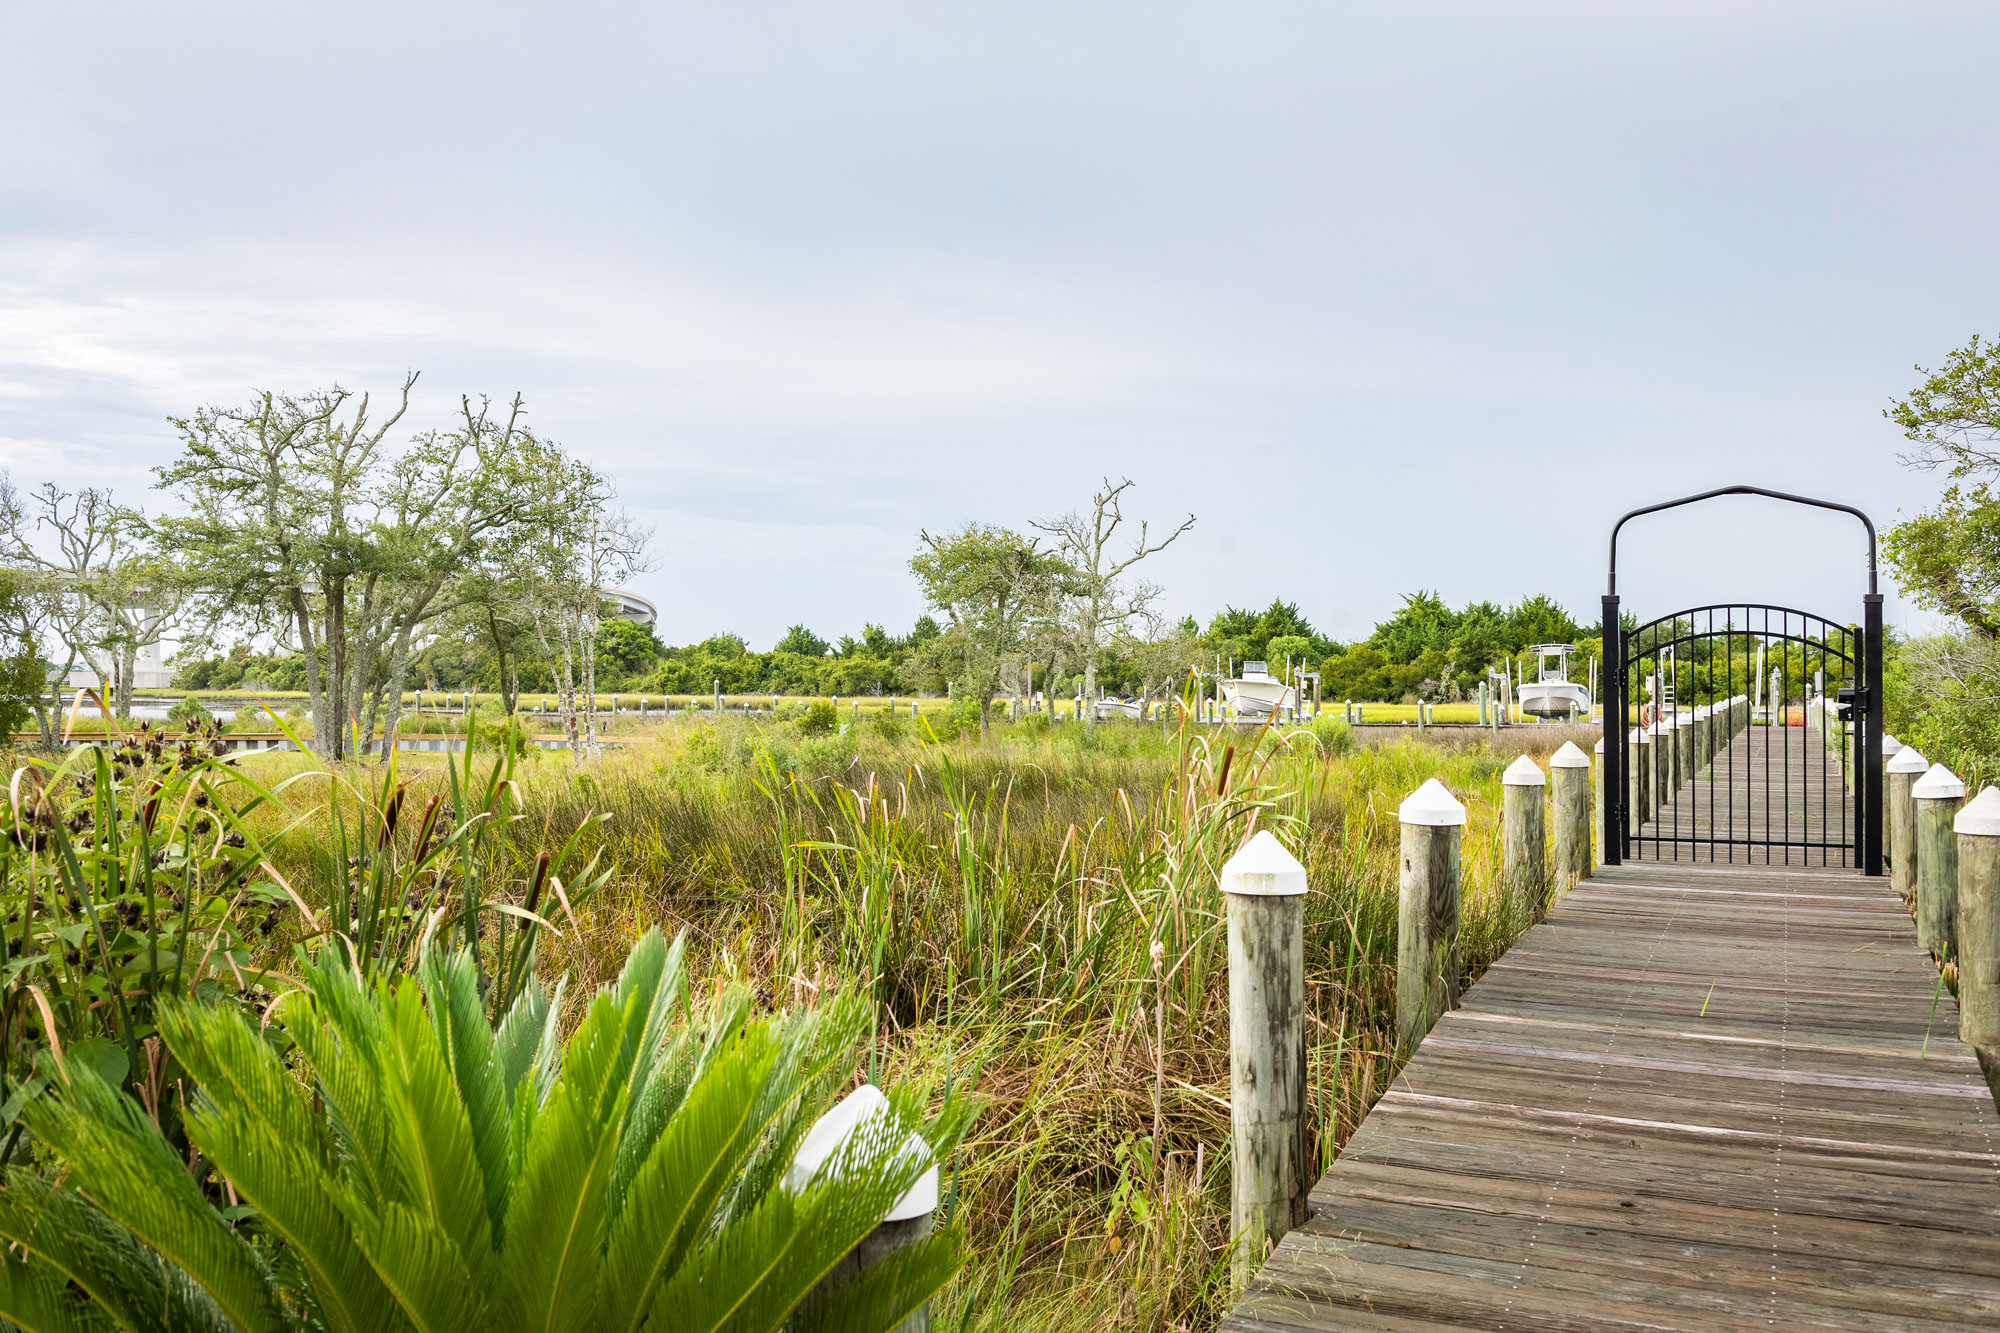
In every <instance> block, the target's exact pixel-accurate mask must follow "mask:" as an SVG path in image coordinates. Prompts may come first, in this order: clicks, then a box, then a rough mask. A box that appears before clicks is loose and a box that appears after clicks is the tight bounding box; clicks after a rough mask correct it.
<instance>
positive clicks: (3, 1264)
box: [0, 1254, 165, 1333]
mask: <svg viewBox="0 0 2000 1333" xmlns="http://www.w3.org/2000/svg"><path fill="white" fill-rule="evenodd" d="M0 1317H4V1318H5V1319H6V1320H7V1321H8V1322H9V1324H10V1325H12V1326H13V1327H16V1328H20V1329H22V1330H24V1331H25V1333H115V1331H116V1330H118V1329H121V1328H124V1329H133V1330H151V1329H155V1328H164V1327H165V1326H164V1325H163V1324H159V1323H146V1324H134V1323H120V1322H119V1321H117V1320H114V1319H113V1318H112V1317H111V1315H110V1314H108V1313H107V1312H106V1311H105V1310H104V1309H102V1308H101V1307H99V1306H95V1305H92V1304H91V1303H90V1302H89V1301H88V1300H86V1299H84V1298H83V1297H82V1295H81V1294H80V1293H78V1292H76V1291H74V1290H72V1289H71V1287H70V1285H69V1279H68V1277H67V1275H65V1274H64V1273H63V1272H62V1271H61V1270H60V1269H56V1268H51V1267H49V1266H48V1265H47V1264H35V1263H24V1262H23V1261H21V1260H20V1259H18V1258H16V1257H15V1256H13V1255H11V1254H7V1255H0Z"/></svg>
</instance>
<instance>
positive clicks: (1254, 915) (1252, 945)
mask: <svg viewBox="0 0 2000 1333" xmlns="http://www.w3.org/2000/svg"><path fill="white" fill-rule="evenodd" d="M1220 878H1221V889H1222V895H1223V898H1224V901H1225V902H1226V903H1227V907H1228V914H1229V1127H1230V1138H1231V1144H1232V1147H1233V1150H1234V1156H1233V1158H1232V1160H1231V1165H1230V1186H1229V1191H1230V1197H1229V1230H1230V1233H1231V1234H1232V1235H1234V1236H1235V1237H1236V1238H1237V1241H1236V1249H1235V1252H1234V1254H1233V1255H1232V1256H1231V1261H1230V1278H1231V1284H1232V1289H1233V1290H1236V1291H1241V1290H1242V1289H1243V1288H1244V1287H1245V1286H1247V1285H1248V1284H1249V1282H1250V1279H1251V1278H1253V1277H1255V1276H1256V1275H1257V1269H1258V1268H1259V1267H1260V1266H1261V1265H1262V1264H1263V1262H1264V1257H1265V1255H1266V1254H1268V1253H1269V1252H1270V1249H1271V1246H1273V1245H1275V1244H1277V1243H1278V1241H1279V1240H1281V1239H1282V1238H1283V1237H1284V1235H1285V1233H1286V1232H1287V1231H1290V1230H1291V1229H1292V1228H1293V1227H1295V1226H1297V1225H1299V1223H1301V1222H1303V1221H1304V1220H1305V1197H1306V1195H1305V1185H1306V1162H1305V1149H1306V1139H1305V1130H1306V1118H1305V1109H1306V962H1305V896H1304V895H1305V891H1306V871H1305V867H1304V866H1302V865H1300V864H1299V863H1298V861H1297V859H1296V858H1294V857H1293V856H1292V854H1291V853H1290V852H1288V851H1286V850H1285V848H1284V846H1283V844H1281V843H1280V842H1279V841H1278V840H1277V838H1276V837H1274V836H1272V834H1271V833H1270V832H1269V831H1268V830H1265V831H1261V832H1259V833H1258V834H1257V835H1256V836H1255V837H1253V838H1251V839H1250V841H1249V842H1247V843H1245V844H1244V846H1243V848H1242V850H1240V851H1238V852H1237V853H1236V855H1234V856H1232V857H1230V858H1229V860H1228V861H1227V862H1226V863H1225V864H1224V865H1223V867H1222V874H1221V877H1220Z"/></svg>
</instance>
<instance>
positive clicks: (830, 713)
mask: <svg viewBox="0 0 2000 1333" xmlns="http://www.w3.org/2000/svg"><path fill="white" fill-rule="evenodd" d="M839 726H840V714H838V713H836V712H835V711H834V709H833V701H832V700H831V699H815V700H813V701H812V703H811V705H810V706H808V707H807V708H806V714H805V716H804V717H802V718H800V719H799V734H800V735H801V736H828V735H831V734H833V732H834V731H835V730H836V729H838V728H839Z"/></svg>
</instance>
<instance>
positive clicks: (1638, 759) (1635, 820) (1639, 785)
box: [1625, 727, 1653, 837]
mask: <svg viewBox="0 0 2000 1333" xmlns="http://www.w3.org/2000/svg"><path fill="white" fill-rule="evenodd" d="M1625 753H1626V754H1627V755H1629V756H1630V757H1631V764H1632V778H1631V786H1632V790H1631V791H1630V793H1628V794H1627V797H1626V800H1627V802H1628V803H1629V806H1630V810H1631V813H1630V814H1629V815H1627V816H1626V818H1627V820H1628V821H1629V823H1628V824H1627V827H1626V830H1625V832H1626V835H1627V836H1628V837H1636V836H1637V835H1638V832H1639V830H1640V829H1641V828H1643V827H1645V826H1646V825H1647V824H1650V823H1652V822H1653V807H1652V806H1650V805H1649V804H1647V802H1649V801H1650V800H1652V798H1653V737H1652V732H1651V729H1650V728H1648V727H1634V728H1633V729H1632V744H1631V745H1630V746H1629V747H1628V748H1627V749H1626V751H1625Z"/></svg>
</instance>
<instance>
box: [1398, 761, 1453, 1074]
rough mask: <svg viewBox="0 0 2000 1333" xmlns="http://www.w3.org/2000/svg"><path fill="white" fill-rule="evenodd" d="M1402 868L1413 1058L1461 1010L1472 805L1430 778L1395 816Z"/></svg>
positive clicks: (1401, 937) (1402, 1000)
mask: <svg viewBox="0 0 2000 1333" xmlns="http://www.w3.org/2000/svg"><path fill="white" fill-rule="evenodd" d="M1396 818H1397V819H1398V820H1399V821H1400V822H1401V824H1402V826H1403V868H1402V878H1401V883H1400V885H1399V891H1398V901H1397V912H1396V1038H1397V1041H1398V1043H1399V1045H1400V1046H1401V1048H1402V1050H1403V1051H1404V1052H1405V1053H1406V1054H1407V1053H1408V1052H1410V1051H1413V1050H1415V1049H1416V1048H1417V1043H1419V1042H1421V1041H1422V1040H1423V1039H1424V1036H1425V1034H1427V1033H1428V1032H1429V1031H1430V1030H1431V1026H1432V1025H1433V1024H1434V1023H1436V1022H1437V1021H1438V1018H1439V1017H1440V1016H1441V1015H1442V1014H1443V1013H1444V1012H1445V1010H1447V1009H1450V1008H1453V1007H1454V1006H1456V1005H1457V1004H1458V905H1459V839H1460V836H1461V834H1462V832H1463V830H1464V827H1465V807H1464V806H1462V805H1460V804H1459V803H1458V798H1457V797H1455V796H1453V795H1452V794H1451V792H1449V791H1448V790H1446V788H1445V785H1444V784H1443V783H1442V782H1439V781H1438V780H1437V779H1436V778H1431V779H1430V780H1428V781H1427V782H1425V783H1424V785H1423V786H1421V787H1419V788H1417V789H1416V790H1415V791H1414V792H1411V793H1410V796H1409V799H1407V800H1405V801H1404V802H1403V804H1402V806H1401V807H1400V808H1399V809H1398V810H1397V811H1396Z"/></svg>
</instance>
